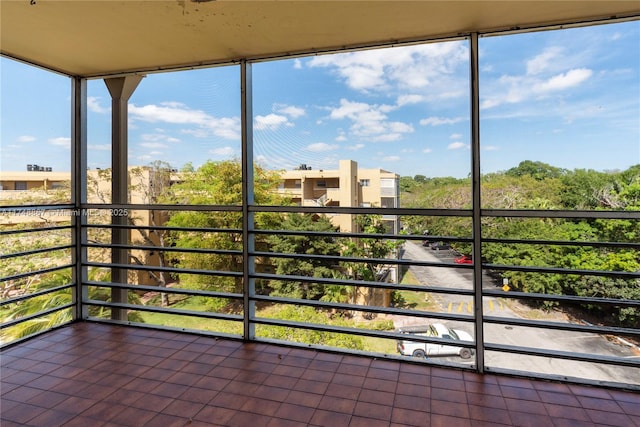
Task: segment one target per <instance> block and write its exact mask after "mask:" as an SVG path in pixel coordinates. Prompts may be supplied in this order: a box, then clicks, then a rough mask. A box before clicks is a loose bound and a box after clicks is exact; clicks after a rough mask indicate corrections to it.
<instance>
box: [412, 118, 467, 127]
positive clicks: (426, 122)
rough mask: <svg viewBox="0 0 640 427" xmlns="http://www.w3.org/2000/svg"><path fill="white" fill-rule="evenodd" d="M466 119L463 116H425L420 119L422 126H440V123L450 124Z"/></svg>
mask: <svg viewBox="0 0 640 427" xmlns="http://www.w3.org/2000/svg"><path fill="white" fill-rule="evenodd" d="M463 120H466V119H465V118H464V117H451V118H448V117H427V118H426V119H422V120H420V124H421V125H422V126H440V125H452V124H455V123H458V122H461V121H463Z"/></svg>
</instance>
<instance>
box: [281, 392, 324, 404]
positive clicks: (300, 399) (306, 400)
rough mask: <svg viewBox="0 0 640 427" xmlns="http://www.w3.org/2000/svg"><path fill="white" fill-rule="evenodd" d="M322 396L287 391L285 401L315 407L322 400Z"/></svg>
mask: <svg viewBox="0 0 640 427" xmlns="http://www.w3.org/2000/svg"><path fill="white" fill-rule="evenodd" d="M322 397H323V396H322V395H321V394H316V393H306V392H304V391H296V392H295V393H289V395H288V396H287V402H289V403H293V404H294V405H302V406H308V407H310V408H316V407H318V404H319V403H320V401H321V400H322Z"/></svg>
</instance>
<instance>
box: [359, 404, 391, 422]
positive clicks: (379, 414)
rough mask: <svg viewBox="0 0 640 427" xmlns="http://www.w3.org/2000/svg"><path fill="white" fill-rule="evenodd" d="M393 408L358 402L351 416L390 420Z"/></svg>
mask: <svg viewBox="0 0 640 427" xmlns="http://www.w3.org/2000/svg"><path fill="white" fill-rule="evenodd" d="M392 411H393V407H391V406H387V405H378V404H375V403H368V402H358V403H356V407H355V408H354V409H353V415H354V416H358V417H366V418H374V419H376V420H383V421H387V422H388V421H389V420H391V412H392Z"/></svg>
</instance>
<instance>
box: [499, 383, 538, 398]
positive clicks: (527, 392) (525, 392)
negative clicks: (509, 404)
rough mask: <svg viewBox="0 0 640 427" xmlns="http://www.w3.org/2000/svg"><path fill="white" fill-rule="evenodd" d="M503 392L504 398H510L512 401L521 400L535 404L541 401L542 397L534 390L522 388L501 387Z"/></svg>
mask: <svg viewBox="0 0 640 427" xmlns="http://www.w3.org/2000/svg"><path fill="white" fill-rule="evenodd" d="M500 389H501V390H502V395H503V396H504V397H510V398H512V399H520V400H531V401H534V402H539V401H540V396H539V395H538V392H537V391H536V390H534V389H532V388H522V387H511V386H502V385H501V386H500Z"/></svg>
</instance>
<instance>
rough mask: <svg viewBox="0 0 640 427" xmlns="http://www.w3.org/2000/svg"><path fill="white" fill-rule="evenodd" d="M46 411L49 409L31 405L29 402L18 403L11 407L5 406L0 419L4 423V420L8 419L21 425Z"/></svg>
mask: <svg viewBox="0 0 640 427" xmlns="http://www.w3.org/2000/svg"><path fill="white" fill-rule="evenodd" d="M46 411H48V409H45V408H40V407H37V406H33V405H29V404H27V403H17V404H15V405H12V406H11V407H9V408H5V407H4V406H3V408H2V414H0V416H1V418H0V419H1V420H2V424H4V421H5V420H6V421H12V422H14V423H18V424H20V425H26V424H27V423H28V422H29V421H30V420H32V419H33V418H35V417H37V416H39V415H41V414H43V413H44V412H46Z"/></svg>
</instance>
